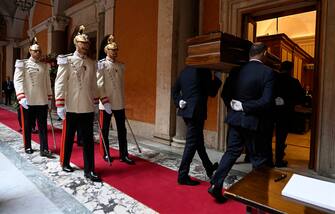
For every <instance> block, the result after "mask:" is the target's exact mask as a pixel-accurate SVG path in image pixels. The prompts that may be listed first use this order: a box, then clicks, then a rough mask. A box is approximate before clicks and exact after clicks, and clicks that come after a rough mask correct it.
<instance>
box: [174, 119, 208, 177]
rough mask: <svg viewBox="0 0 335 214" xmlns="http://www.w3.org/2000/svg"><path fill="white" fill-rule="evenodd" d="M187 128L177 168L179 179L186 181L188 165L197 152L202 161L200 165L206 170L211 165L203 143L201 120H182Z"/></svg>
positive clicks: (202, 124)
mask: <svg viewBox="0 0 335 214" xmlns="http://www.w3.org/2000/svg"><path fill="white" fill-rule="evenodd" d="M184 121H185V123H186V126H187V132H186V145H185V148H184V153H183V157H182V160H181V163H180V167H179V171H178V172H179V175H178V177H179V179H186V178H187V177H188V173H189V171H190V165H191V162H192V160H193V157H194V155H195V152H198V154H199V157H200V159H201V161H202V165H203V166H204V167H205V169H206V170H209V169H211V167H212V166H213V163H212V162H211V161H210V160H209V158H208V155H207V152H206V148H205V142H204V133H203V128H204V122H205V121H204V120H203V119H189V118H184Z"/></svg>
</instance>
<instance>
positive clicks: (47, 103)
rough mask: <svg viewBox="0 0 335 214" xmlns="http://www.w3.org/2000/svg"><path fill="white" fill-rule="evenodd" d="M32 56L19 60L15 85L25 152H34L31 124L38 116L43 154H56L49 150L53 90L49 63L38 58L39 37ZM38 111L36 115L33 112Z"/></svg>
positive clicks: (34, 43) (32, 46) (33, 45)
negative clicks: (48, 120)
mask: <svg viewBox="0 0 335 214" xmlns="http://www.w3.org/2000/svg"><path fill="white" fill-rule="evenodd" d="M29 53H30V55H31V56H30V58H29V59H24V60H16V63H15V74H14V87H15V91H16V96H17V99H18V101H19V103H20V110H21V115H22V117H21V118H22V126H23V133H22V135H23V143H24V149H25V152H26V153H28V154H32V153H33V152H34V150H33V149H32V148H31V129H32V127H31V125H32V121H31V120H35V117H36V119H37V124H38V129H39V139H40V155H41V156H42V157H47V158H53V156H52V154H51V152H50V151H49V150H48V137H47V115H48V107H49V109H51V98H52V90H51V84H50V75H49V69H48V66H47V64H46V63H42V62H40V61H39V59H40V57H41V48H40V46H39V45H38V43H37V39H36V37H35V38H34V40H33V44H32V45H31V46H30V48H29ZM33 115H35V116H33Z"/></svg>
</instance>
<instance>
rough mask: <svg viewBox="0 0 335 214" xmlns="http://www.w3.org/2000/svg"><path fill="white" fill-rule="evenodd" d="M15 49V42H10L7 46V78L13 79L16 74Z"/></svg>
mask: <svg viewBox="0 0 335 214" xmlns="http://www.w3.org/2000/svg"><path fill="white" fill-rule="evenodd" d="M13 49H14V41H13V40H10V41H9V43H8V44H7V45H6V70H5V78H6V77H7V76H10V77H11V78H12V77H13V74H14V63H15V62H14V59H13Z"/></svg>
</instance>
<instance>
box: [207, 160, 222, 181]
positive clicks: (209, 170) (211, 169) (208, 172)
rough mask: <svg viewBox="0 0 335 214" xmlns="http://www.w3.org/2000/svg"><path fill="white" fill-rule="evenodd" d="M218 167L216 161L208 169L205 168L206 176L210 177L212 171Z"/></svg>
mask: <svg viewBox="0 0 335 214" xmlns="http://www.w3.org/2000/svg"><path fill="white" fill-rule="evenodd" d="M218 167H219V164H218V162H215V163H214V164H213V165H212V167H211V168H210V169H208V170H207V169H206V174H207V176H208V177H209V178H212V176H213V173H214V171H215V170H217V169H218Z"/></svg>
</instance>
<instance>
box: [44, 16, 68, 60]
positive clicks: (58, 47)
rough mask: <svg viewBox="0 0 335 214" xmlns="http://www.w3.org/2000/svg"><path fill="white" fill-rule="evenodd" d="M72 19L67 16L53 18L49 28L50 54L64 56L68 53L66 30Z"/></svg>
mask: <svg viewBox="0 0 335 214" xmlns="http://www.w3.org/2000/svg"><path fill="white" fill-rule="evenodd" d="M69 21H70V18H68V17H66V16H53V17H51V19H50V21H49V26H48V53H56V54H64V53H66V52H67V43H66V42H65V41H67V37H66V34H65V28H66V26H67V25H68V24H69Z"/></svg>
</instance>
